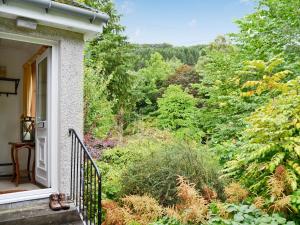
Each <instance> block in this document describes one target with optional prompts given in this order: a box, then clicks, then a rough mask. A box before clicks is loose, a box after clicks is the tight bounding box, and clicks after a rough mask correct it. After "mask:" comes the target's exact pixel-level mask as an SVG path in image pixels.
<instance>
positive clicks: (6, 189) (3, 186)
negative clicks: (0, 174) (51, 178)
mask: <svg viewBox="0 0 300 225" xmlns="http://www.w3.org/2000/svg"><path fill="white" fill-rule="evenodd" d="M37 189H41V187H39V186H38V185H35V184H32V183H29V182H23V183H22V182H21V183H20V184H19V185H18V187H16V185H15V183H14V182H11V181H10V179H9V178H6V179H3V178H1V179H0V195H1V194H7V193H13V192H19V191H31V190H37Z"/></svg>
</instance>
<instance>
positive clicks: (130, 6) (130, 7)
mask: <svg viewBox="0 0 300 225" xmlns="http://www.w3.org/2000/svg"><path fill="white" fill-rule="evenodd" d="M119 11H120V12H121V14H123V15H128V14H131V13H132V12H133V11H134V3H133V2H132V1H130V0H124V1H123V2H122V4H121V5H120V9H119Z"/></svg>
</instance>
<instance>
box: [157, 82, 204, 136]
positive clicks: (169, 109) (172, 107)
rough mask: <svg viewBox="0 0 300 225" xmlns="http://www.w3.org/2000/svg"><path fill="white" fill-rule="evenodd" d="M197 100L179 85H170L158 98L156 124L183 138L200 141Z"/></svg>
mask: <svg viewBox="0 0 300 225" xmlns="http://www.w3.org/2000/svg"><path fill="white" fill-rule="evenodd" d="M196 105H197V100H196V99H195V98H194V97H193V96H192V95H190V94H188V93H186V92H185V91H183V90H182V88H181V86H179V85H170V86H169V87H168V88H167V90H166V91H165V93H164V94H163V96H162V98H159V99H158V114H159V115H158V117H157V121H158V126H159V127H161V128H163V129H167V130H170V131H173V132H175V134H176V135H177V136H178V137H180V138H183V139H187V140H196V141H198V142H199V141H200V138H201V136H202V132H201V130H200V129H199V128H198V127H197V120H198V109H197V107H196Z"/></svg>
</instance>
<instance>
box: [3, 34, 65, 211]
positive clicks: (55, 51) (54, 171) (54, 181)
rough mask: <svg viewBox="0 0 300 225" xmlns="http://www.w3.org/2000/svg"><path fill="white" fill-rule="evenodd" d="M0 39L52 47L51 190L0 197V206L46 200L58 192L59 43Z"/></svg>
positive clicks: (15, 36)
mask: <svg viewBox="0 0 300 225" xmlns="http://www.w3.org/2000/svg"><path fill="white" fill-rule="evenodd" d="M0 38H3V39H9V40H15V41H21V42H29V43H32V44H40V45H47V46H51V47H52V65H51V74H50V75H49V82H50V83H49V87H50V91H49V103H48V106H49V111H48V112H49V115H48V129H49V133H48V140H49V141H48V149H49V152H50V180H51V188H45V189H39V190H32V191H24V192H16V193H10V194H3V195H0V205H1V204H6V203H13V202H20V201H26V200H34V199H41V198H48V197H49V195H50V194H51V193H53V192H57V191H58V179H59V174H58V167H59V163H58V135H59V131H58V91H59V89H58V77H59V76H58V74H59V42H58V41H53V40H48V39H42V38H35V37H31V36H28V35H20V34H15V33H9V32H0Z"/></svg>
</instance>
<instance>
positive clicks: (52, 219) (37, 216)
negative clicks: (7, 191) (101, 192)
mask: <svg viewBox="0 0 300 225" xmlns="http://www.w3.org/2000/svg"><path fill="white" fill-rule="evenodd" d="M62 224H63V225H82V224H83V223H82V222H81V219H80V216H79V213H78V211H77V209H76V208H75V206H74V205H73V204H71V207H70V209H69V210H60V211H52V210H51V209H50V208H49V206H48V204H41V205H35V206H27V207H24V208H13V209H6V210H2V211H0V225H62Z"/></svg>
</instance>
